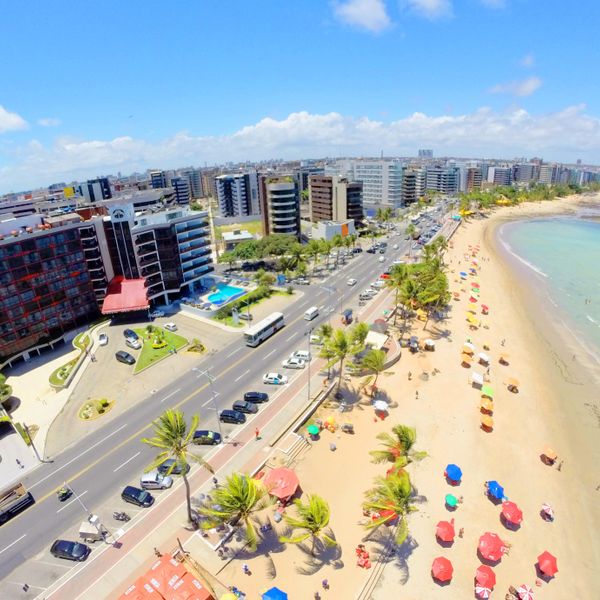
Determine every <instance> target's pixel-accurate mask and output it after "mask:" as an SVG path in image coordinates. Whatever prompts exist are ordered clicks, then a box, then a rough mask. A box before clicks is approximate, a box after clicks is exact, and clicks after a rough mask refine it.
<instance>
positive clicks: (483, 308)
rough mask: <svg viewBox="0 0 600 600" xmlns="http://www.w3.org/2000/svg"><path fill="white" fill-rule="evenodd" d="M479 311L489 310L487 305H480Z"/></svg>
mask: <svg viewBox="0 0 600 600" xmlns="http://www.w3.org/2000/svg"><path fill="white" fill-rule="evenodd" d="M481 309H482V310H490V307H489V306H488V305H487V304H482V305H481Z"/></svg>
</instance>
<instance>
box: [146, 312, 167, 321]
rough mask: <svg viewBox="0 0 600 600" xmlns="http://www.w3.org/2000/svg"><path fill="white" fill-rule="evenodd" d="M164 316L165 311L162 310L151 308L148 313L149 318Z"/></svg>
mask: <svg viewBox="0 0 600 600" xmlns="http://www.w3.org/2000/svg"><path fill="white" fill-rule="evenodd" d="M164 316H165V313H164V312H163V311H162V310H153V311H152V312H151V313H150V315H149V317H150V318H151V319H158V318H159V317H164Z"/></svg>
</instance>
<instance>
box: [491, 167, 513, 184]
mask: <svg viewBox="0 0 600 600" xmlns="http://www.w3.org/2000/svg"><path fill="white" fill-rule="evenodd" d="M487 181H488V182H489V183H493V184H494V185H510V184H511V183H512V168H511V167H488V175H487Z"/></svg>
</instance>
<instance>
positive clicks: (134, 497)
mask: <svg viewBox="0 0 600 600" xmlns="http://www.w3.org/2000/svg"><path fill="white" fill-rule="evenodd" d="M121 499H122V500H125V502H129V503H130V504H135V505H136V506H142V507H144V508H148V507H149V506H152V505H153V504H154V496H153V495H152V494H151V493H150V492H147V491H146V490H142V489H140V488H136V487H133V486H132V485H127V486H125V489H124V490H123V491H122V492H121Z"/></svg>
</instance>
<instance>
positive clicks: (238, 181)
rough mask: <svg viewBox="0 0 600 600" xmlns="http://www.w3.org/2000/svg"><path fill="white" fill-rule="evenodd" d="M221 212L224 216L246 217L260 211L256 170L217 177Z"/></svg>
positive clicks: (216, 182) (216, 186)
mask: <svg viewBox="0 0 600 600" xmlns="http://www.w3.org/2000/svg"><path fill="white" fill-rule="evenodd" d="M215 188H216V193H217V196H216V197H217V202H218V203H219V212H220V213H221V216H223V217H245V216H248V215H258V214H259V212H260V204H259V192H258V175H257V173H256V171H250V172H248V173H243V174H235V175H219V176H217V177H215Z"/></svg>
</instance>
